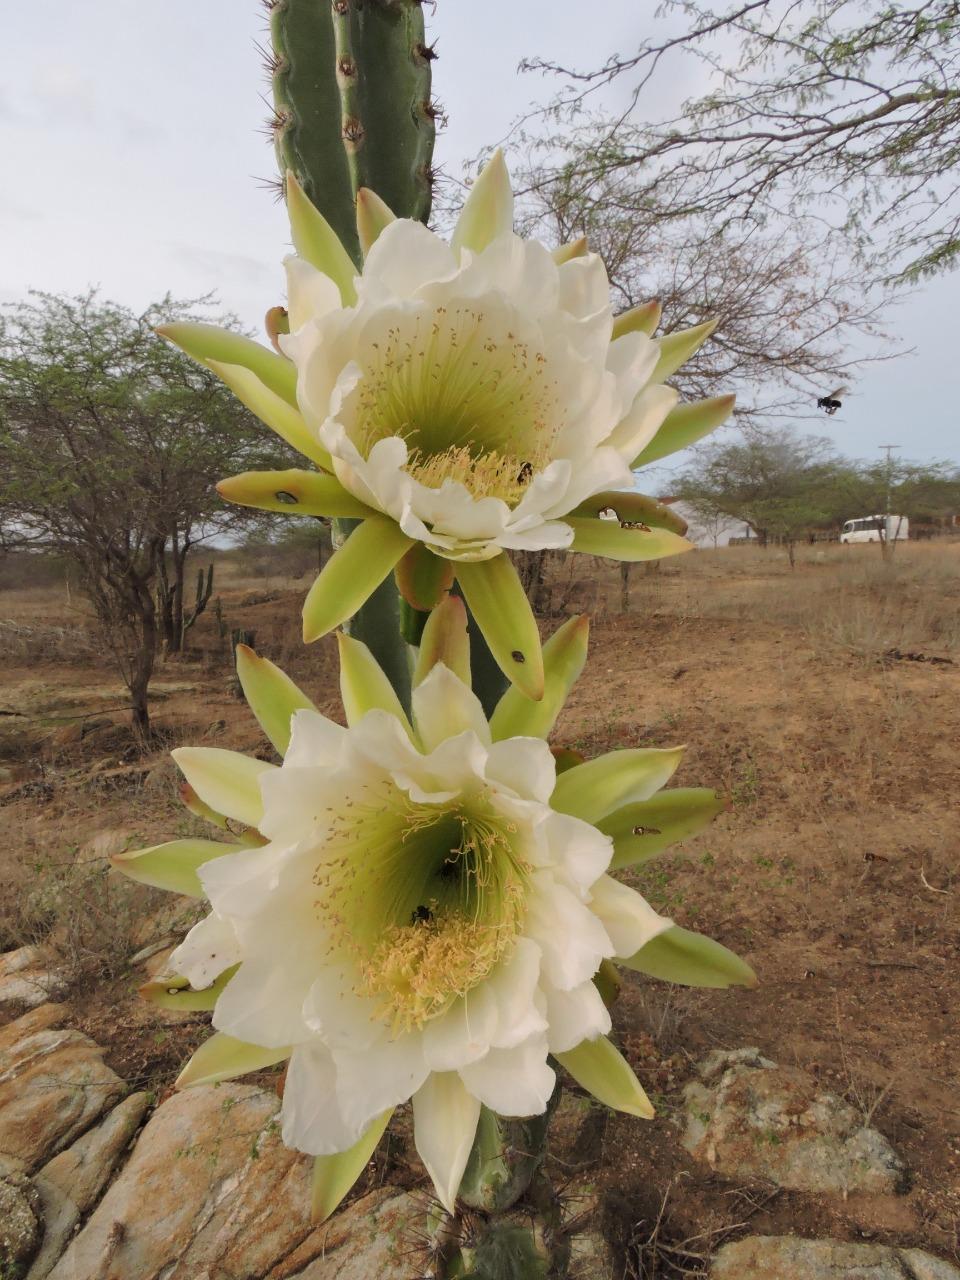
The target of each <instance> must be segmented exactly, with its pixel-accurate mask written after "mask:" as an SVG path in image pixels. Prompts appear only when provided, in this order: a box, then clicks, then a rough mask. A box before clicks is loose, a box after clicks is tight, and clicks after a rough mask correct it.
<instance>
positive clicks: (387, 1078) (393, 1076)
mask: <svg viewBox="0 0 960 1280" xmlns="http://www.w3.org/2000/svg"><path fill="white" fill-rule="evenodd" d="M333 1060H334V1062H335V1063H336V1066H337V1100H338V1105H339V1107H340V1113H341V1115H342V1116H343V1118H344V1120H345V1121H346V1123H347V1124H348V1125H350V1126H351V1127H357V1129H358V1131H359V1132H362V1131H363V1130H364V1129H365V1128H366V1126H367V1125H368V1124H369V1123H370V1121H371V1120H372V1119H373V1118H374V1116H378V1115H379V1114H380V1113H381V1111H386V1109H387V1107H395V1106H398V1105H399V1104H400V1103H401V1102H406V1101H407V1100H408V1099H410V1098H412V1097H413V1095H414V1094H415V1093H416V1091H417V1090H418V1089H419V1088H420V1086H421V1085H422V1084H423V1082H424V1080H426V1078H427V1076H428V1075H429V1068H428V1067H427V1064H426V1062H425V1061H424V1057H423V1038H422V1036H421V1035H420V1034H419V1033H418V1032H409V1033H408V1034H406V1035H401V1036H399V1037H398V1038H397V1039H396V1040H388V1039H383V1040H380V1041H378V1043H377V1044H376V1045H375V1046H374V1047H373V1048H371V1049H368V1050H366V1051H364V1052H362V1053H350V1052H346V1051H344V1050H339V1049H334V1050H333Z"/></svg>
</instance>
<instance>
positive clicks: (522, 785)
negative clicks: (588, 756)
mask: <svg viewBox="0 0 960 1280" xmlns="http://www.w3.org/2000/svg"><path fill="white" fill-rule="evenodd" d="M488 732H489V731H488ZM485 772H486V776H487V778H489V779H490V781H491V782H497V783H500V784H501V785H502V786H504V787H508V788H509V789H510V790H511V791H513V792H515V793H516V794H517V795H519V796H521V797H523V798H524V799H527V800H537V801H539V802H540V803H541V804H544V805H545V804H546V803H547V802H548V801H549V799H550V796H551V795H552V794H553V788H554V787H555V786H556V785H557V762H556V760H555V759H554V756H553V752H552V751H551V750H550V748H549V747H548V746H547V744H546V743H545V742H544V741H543V739H542V738H505V739H503V741H502V742H495V743H494V744H493V745H492V746H491V748H490V751H489V753H488V755H487V765H486V770H485Z"/></svg>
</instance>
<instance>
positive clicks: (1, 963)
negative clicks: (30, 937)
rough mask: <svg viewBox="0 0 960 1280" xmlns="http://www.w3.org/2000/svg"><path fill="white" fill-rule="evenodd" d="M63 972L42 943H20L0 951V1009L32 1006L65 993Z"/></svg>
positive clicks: (0, 1010) (35, 1006) (65, 984)
mask: <svg viewBox="0 0 960 1280" xmlns="http://www.w3.org/2000/svg"><path fill="white" fill-rule="evenodd" d="M67 986H68V982H67V977H66V974H65V973H64V972H63V970H62V969H61V968H59V967H58V966H57V964H56V963H55V961H54V959H53V956H52V955H51V954H50V953H49V952H48V951H47V950H46V948H45V947H20V948H19V949H18V950H17V951H8V952H6V953H5V954H4V955H0V1012H5V1011H9V1010H13V1009H17V1010H19V1009H35V1008H37V1007H38V1006H39V1005H42V1004H46V1003H47V1001H49V1000H50V999H51V998H53V999H56V997H57V996H61V995H63V994H64V992H65V991H66V989H67Z"/></svg>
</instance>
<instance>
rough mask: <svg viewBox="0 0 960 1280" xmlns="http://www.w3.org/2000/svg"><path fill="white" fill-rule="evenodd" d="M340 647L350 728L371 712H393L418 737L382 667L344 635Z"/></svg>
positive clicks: (340, 634) (342, 687)
mask: <svg viewBox="0 0 960 1280" xmlns="http://www.w3.org/2000/svg"><path fill="white" fill-rule="evenodd" d="M337 643H338V644H339V646H340V697H341V699H342V701H343V710H344V713H345V715H346V717H347V724H348V725H355V724H356V723H357V722H358V721H359V720H362V719H363V717H364V716H365V715H366V714H367V712H368V711H389V713H390V714H391V715H392V716H394V717H395V718H396V719H397V720H399V721H400V723H401V724H402V725H403V727H404V729H406V731H407V735H408V736H409V737H410V738H411V739H412V738H413V737H414V733H413V728H412V727H411V724H410V721H409V720H408V719H407V715H406V712H405V711H404V709H403V707H402V706H401V704H400V699H399V698H398V697H397V695H396V693H394V690H393V685H392V684H391V683H390V681H389V680H388V679H387V677H386V676H385V675H384V674H383V671H382V670H381V667H380V664H379V663H378V662H377V660H376V658H375V657H374V656H373V654H372V653H371V652H370V650H369V649H368V648H367V646H366V645H365V644H364V643H363V641H362V640H354V638H353V637H352V636H348V635H345V634H344V633H343V632H342V631H340V632H338V633H337Z"/></svg>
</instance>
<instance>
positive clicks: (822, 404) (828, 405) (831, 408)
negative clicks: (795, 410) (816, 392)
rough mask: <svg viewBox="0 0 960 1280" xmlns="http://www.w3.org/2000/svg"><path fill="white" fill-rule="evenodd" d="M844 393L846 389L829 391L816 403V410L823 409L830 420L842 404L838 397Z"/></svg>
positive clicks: (839, 388)
mask: <svg viewBox="0 0 960 1280" xmlns="http://www.w3.org/2000/svg"><path fill="white" fill-rule="evenodd" d="M846 391H847V388H846V387H837V389H836V391H829V392H828V393H827V394H826V395H825V396H821V397H820V399H819V400H818V401H817V408H818V409H823V410H824V411H825V412H826V414H827V416H828V417H830V418H832V417H833V415H834V414H835V413H836V412H837V410H838V409H839V408H840V406H841V405H842V404H843V401H842V400H841V399H840V397H841V396H842V395H845V394H846Z"/></svg>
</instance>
